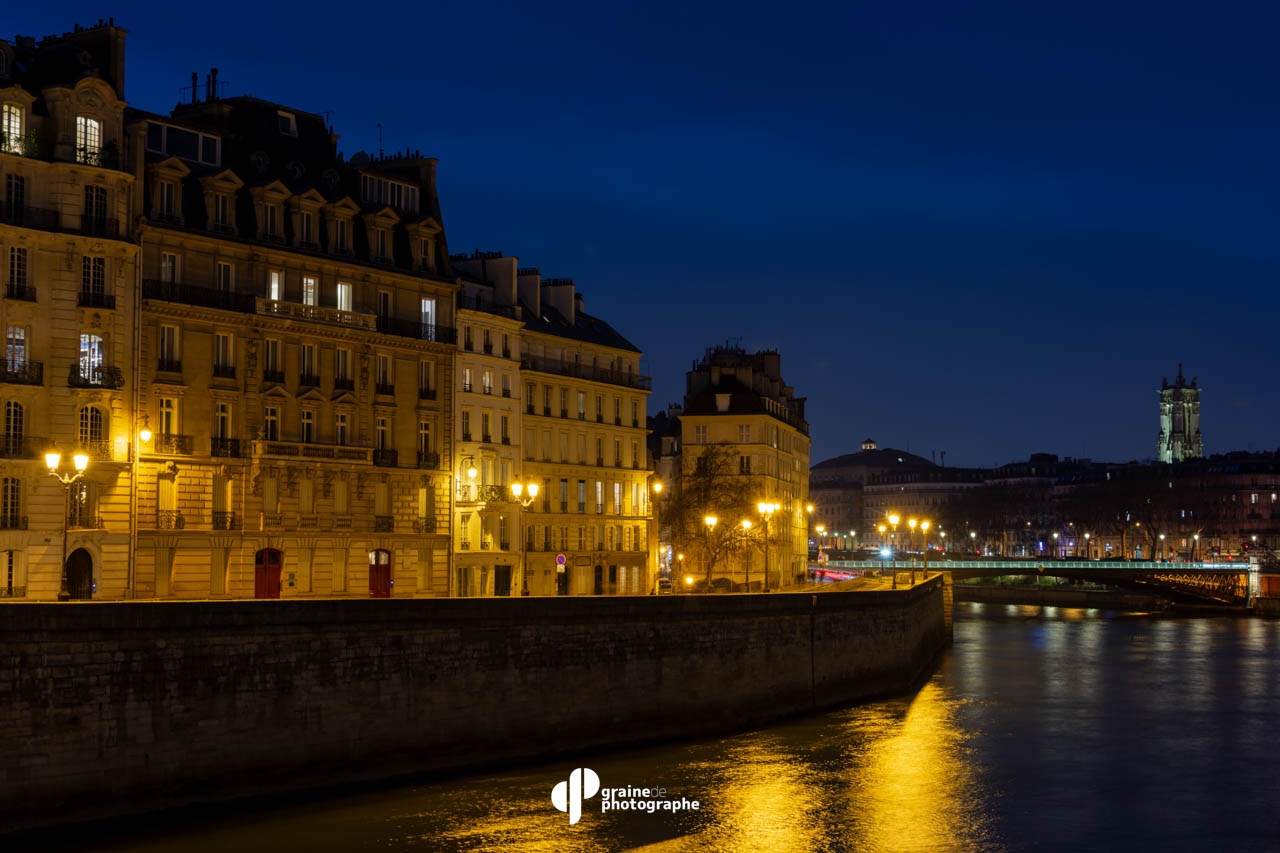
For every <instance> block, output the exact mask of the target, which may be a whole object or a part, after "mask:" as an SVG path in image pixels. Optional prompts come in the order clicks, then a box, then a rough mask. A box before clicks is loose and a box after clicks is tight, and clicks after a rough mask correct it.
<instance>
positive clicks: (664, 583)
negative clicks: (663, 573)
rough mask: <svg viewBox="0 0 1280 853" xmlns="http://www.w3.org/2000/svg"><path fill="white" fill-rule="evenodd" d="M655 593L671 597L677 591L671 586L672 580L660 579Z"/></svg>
mask: <svg viewBox="0 0 1280 853" xmlns="http://www.w3.org/2000/svg"><path fill="white" fill-rule="evenodd" d="M653 591H654V592H655V593H657V594H658V595H670V594H671V593H672V592H674V591H675V589H674V588H673V587H672V585H671V578H658V584H657V586H656V587H655V588H654V590H653Z"/></svg>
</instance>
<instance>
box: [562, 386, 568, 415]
mask: <svg viewBox="0 0 1280 853" xmlns="http://www.w3.org/2000/svg"><path fill="white" fill-rule="evenodd" d="M560 417H562V418H567V417H569V389H568V388H561V389H560Z"/></svg>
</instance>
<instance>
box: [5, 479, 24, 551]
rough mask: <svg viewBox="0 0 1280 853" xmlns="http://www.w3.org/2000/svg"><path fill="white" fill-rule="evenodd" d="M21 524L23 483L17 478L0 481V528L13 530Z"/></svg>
mask: <svg viewBox="0 0 1280 853" xmlns="http://www.w3.org/2000/svg"><path fill="white" fill-rule="evenodd" d="M21 524H22V481H21V480H19V479H18V478H17V477H5V478H4V479H3V480H0V527H3V528H4V529H6V530H13V529H15V528H17V527H20V526H21ZM10 553H12V552H10Z"/></svg>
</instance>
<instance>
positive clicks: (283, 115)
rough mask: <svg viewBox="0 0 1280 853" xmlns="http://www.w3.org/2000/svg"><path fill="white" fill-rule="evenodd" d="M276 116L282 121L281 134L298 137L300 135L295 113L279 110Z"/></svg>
mask: <svg viewBox="0 0 1280 853" xmlns="http://www.w3.org/2000/svg"><path fill="white" fill-rule="evenodd" d="M276 118H277V120H278V121H279V123H280V135H281V136H295V137H296V136H297V135H298V122H297V120H296V119H295V118H294V117H293V113H287V112H285V111H284V110H279V111H278V112H277V113H276Z"/></svg>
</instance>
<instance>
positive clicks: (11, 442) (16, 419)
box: [3, 401, 26, 456]
mask: <svg viewBox="0 0 1280 853" xmlns="http://www.w3.org/2000/svg"><path fill="white" fill-rule="evenodd" d="M25 422H26V411H25V410H24V409H23V408H22V404H21V403H15V402H13V401H9V402H8V403H5V404H4V444H3V450H4V455H5V456H18V455H19V454H21V453H22V435H23V429H24V427H25Z"/></svg>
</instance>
